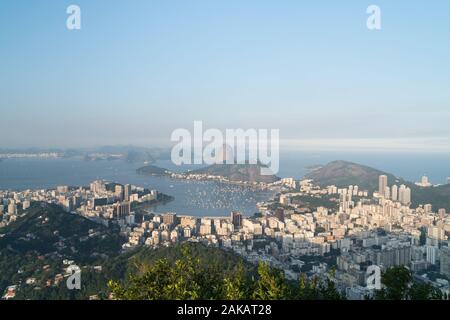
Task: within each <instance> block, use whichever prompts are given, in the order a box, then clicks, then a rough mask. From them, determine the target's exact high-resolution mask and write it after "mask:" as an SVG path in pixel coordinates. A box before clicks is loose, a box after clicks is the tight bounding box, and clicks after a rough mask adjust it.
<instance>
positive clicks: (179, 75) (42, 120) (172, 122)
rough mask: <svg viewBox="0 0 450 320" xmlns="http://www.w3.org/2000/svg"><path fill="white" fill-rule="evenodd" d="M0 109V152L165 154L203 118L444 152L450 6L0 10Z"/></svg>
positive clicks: (166, 0)
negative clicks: (377, 25)
mask: <svg viewBox="0 0 450 320" xmlns="http://www.w3.org/2000/svg"><path fill="white" fill-rule="evenodd" d="M70 4H77V5H79V6H80V7H81V18H82V29H81V30H79V31H69V30H67V29H66V18H67V14H66V8H67V6H68V5H70ZM370 4H376V5H379V6H380V7H381V13H382V30H380V31H369V30H368V29H367V28H366V19H367V17H368V15H367V14H366V8H367V7H368V5H370ZM0 111H1V115H0V117H1V120H2V121H1V125H0V134H1V136H2V139H1V142H0V147H14V146H16V147H25V146H27V147H28V146H58V147H64V146H90V145H101V144H116V143H117V144H124V143H131V144H139V145H152V144H164V143H168V141H169V137H170V133H171V132H172V131H173V130H174V129H176V128H180V127H186V128H188V129H190V128H192V125H193V121H194V120H203V121H204V123H205V125H206V126H207V127H218V128H239V127H242V128H244V129H245V128H279V129H280V135H281V138H282V139H283V140H286V141H288V140H289V141H290V142H289V143H290V145H295V144H296V143H297V142H296V141H297V140H299V141H321V143H324V144H325V145H326V144H327V143H328V144H330V141H336V143H343V145H347V144H348V145H352V144H354V145H357V144H358V143H359V144H365V143H366V142H367V141H376V143H377V144H379V145H383V144H384V143H385V142H386V143H387V142H389V143H394V144H395V143H397V144H398V145H399V147H401V145H402V144H403V143H405V144H407V145H410V146H417V147H419V148H420V145H421V144H424V145H427V146H428V147H430V148H432V147H434V146H435V145H438V147H439V148H442V147H444V148H445V147H448V148H450V144H449V140H450V1H447V0H435V1H410V0H408V1H406V0H396V1H381V0H373V1H356V0H354V1H335V0H329V1H299V0H292V1H283V0H280V1H275V0H271V1H265V0H226V1H225V0H215V1H211V0H202V1H199V0H190V1H186V0H177V1H174V0H151V1H148V0H132V1H119V0H114V1H113V0H109V1H106V0H105V1H103V0H72V1H55V0H28V1H26V0H21V1H17V0H1V1H0ZM324 141H325V142H324ZM313 144H314V142H313ZM331 144H332V142H331Z"/></svg>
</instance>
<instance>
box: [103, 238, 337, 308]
mask: <svg viewBox="0 0 450 320" xmlns="http://www.w3.org/2000/svg"><path fill="white" fill-rule="evenodd" d="M180 247H181V251H182V255H181V257H179V258H177V259H176V260H175V261H173V262H169V261H168V260H167V259H164V258H162V259H158V260H156V261H155V262H154V263H152V264H151V265H147V266H146V267H141V270H142V273H141V274H140V275H138V276H131V277H130V278H129V279H128V281H127V282H126V283H123V284H121V283H119V282H117V281H110V282H109V284H108V285H109V288H110V289H111V291H112V293H113V295H114V297H115V298H116V299H121V300H146V299H148V300H155V299H156V300H160V299H162V300H165V299H169V300H178V299H192V300H194V299H202V300H208V299H223V300H249V299H255V300H283V299H342V296H341V295H340V294H339V292H338V291H337V290H336V288H335V286H334V283H333V282H331V281H324V282H320V283H319V281H318V279H316V278H315V279H313V280H311V281H308V280H305V281H304V282H302V281H301V282H300V285H298V284H293V283H292V282H289V281H288V280H286V278H285V277H284V273H283V272H282V271H281V270H279V269H276V268H271V267H270V266H269V265H268V264H266V263H262V262H261V263H260V264H259V265H258V268H257V269H255V268H254V267H252V266H250V265H248V264H245V263H244V262H243V261H240V262H238V263H236V264H235V266H234V267H233V268H227V267H226V265H225V264H224V265H218V264H215V263H211V261H209V260H211V258H212V257H214V253H217V252H220V251H222V250H219V249H215V250H214V251H212V252H213V254H211V255H209V258H208V257H206V258H204V259H201V258H199V256H198V255H197V256H196V255H195V254H194V251H195V250H197V251H199V252H202V250H203V249H199V248H202V246H201V245H195V246H194V245H188V244H184V245H181V246H180ZM302 279H306V278H302Z"/></svg>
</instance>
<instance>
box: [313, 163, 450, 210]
mask: <svg viewBox="0 0 450 320" xmlns="http://www.w3.org/2000/svg"><path fill="white" fill-rule="evenodd" d="M383 174H384V175H386V176H387V177H388V184H389V185H390V186H391V185H394V184H396V185H397V186H399V185H401V184H404V185H406V186H408V187H410V188H411V193H412V205H413V207H416V206H418V205H420V204H427V203H431V204H432V205H433V207H434V209H439V208H445V209H447V210H448V211H450V185H442V186H437V187H429V188H422V187H419V186H417V185H415V184H414V183H412V182H410V181H406V180H404V179H402V178H399V177H396V176H395V175H393V174H391V173H387V172H383V171H381V170H377V169H374V168H371V167H368V166H364V165H361V164H357V163H353V162H348V161H342V160H338V161H332V162H330V163H328V164H327V165H325V166H318V167H315V168H314V169H313V170H311V171H310V172H309V173H308V174H306V176H305V178H307V179H312V180H313V181H314V183H316V184H318V185H320V186H321V187H326V186H329V185H335V186H337V187H340V188H343V187H348V186H349V185H358V186H359V187H360V188H362V189H366V190H368V191H369V192H371V193H372V192H373V191H375V190H378V177H379V176H380V175H383Z"/></svg>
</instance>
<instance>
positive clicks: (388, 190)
mask: <svg viewBox="0 0 450 320" xmlns="http://www.w3.org/2000/svg"><path fill="white" fill-rule="evenodd" d="M384 198H385V199H390V198H391V188H389V187H386V188H385V189H384Z"/></svg>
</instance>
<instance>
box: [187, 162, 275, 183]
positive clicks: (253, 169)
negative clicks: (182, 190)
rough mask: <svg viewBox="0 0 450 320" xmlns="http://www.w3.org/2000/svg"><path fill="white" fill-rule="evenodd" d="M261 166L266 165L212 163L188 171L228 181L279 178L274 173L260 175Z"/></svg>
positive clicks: (260, 180)
mask: <svg viewBox="0 0 450 320" xmlns="http://www.w3.org/2000/svg"><path fill="white" fill-rule="evenodd" d="M261 168H267V167H266V166H263V165H261V164H213V165H210V166H208V167H206V168H201V169H197V170H193V171H190V172H189V173H191V174H208V175H212V176H221V177H225V178H228V179H229V180H230V181H247V182H265V183H271V182H275V181H277V180H279V179H280V178H279V177H277V176H275V175H262V174H261Z"/></svg>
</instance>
